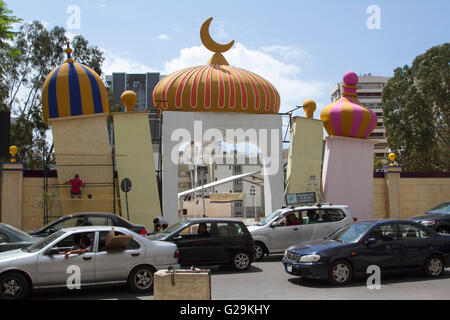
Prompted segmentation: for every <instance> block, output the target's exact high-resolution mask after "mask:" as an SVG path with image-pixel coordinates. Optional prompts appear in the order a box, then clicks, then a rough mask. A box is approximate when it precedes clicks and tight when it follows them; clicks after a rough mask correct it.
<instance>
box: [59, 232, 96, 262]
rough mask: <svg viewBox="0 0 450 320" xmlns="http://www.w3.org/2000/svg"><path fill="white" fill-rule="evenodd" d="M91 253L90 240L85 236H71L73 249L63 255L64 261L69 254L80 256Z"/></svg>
mask: <svg viewBox="0 0 450 320" xmlns="http://www.w3.org/2000/svg"><path fill="white" fill-rule="evenodd" d="M90 251H92V244H91V240H89V238H88V237H87V236H85V235H79V234H75V235H74V236H73V247H72V248H71V249H70V251H68V252H66V253H65V254H64V258H65V259H69V256H70V255H71V254H82V253H85V252H90Z"/></svg>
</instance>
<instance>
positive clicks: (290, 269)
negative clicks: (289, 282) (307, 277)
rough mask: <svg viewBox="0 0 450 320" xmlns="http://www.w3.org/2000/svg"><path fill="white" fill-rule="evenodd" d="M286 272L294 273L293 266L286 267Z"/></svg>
mask: <svg viewBox="0 0 450 320" xmlns="http://www.w3.org/2000/svg"><path fill="white" fill-rule="evenodd" d="M286 271H287V272H292V265H291V264H287V265H286Z"/></svg>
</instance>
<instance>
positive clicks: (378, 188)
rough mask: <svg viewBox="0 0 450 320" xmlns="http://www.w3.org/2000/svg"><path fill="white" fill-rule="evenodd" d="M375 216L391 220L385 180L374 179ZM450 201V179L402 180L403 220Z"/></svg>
mask: <svg viewBox="0 0 450 320" xmlns="http://www.w3.org/2000/svg"><path fill="white" fill-rule="evenodd" d="M373 195H374V197H373V216H374V218H376V219H380V218H389V217H387V215H386V214H385V213H386V209H385V208H386V205H385V200H386V189H385V180H384V178H375V179H374V194H373ZM448 200H450V178H401V179H400V201H401V206H400V207H401V210H402V218H404V219H406V218H410V217H413V216H417V215H420V214H423V213H425V212H426V211H428V210H430V209H431V208H432V207H434V206H436V205H438V204H440V203H442V202H444V201H448Z"/></svg>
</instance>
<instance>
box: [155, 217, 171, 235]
mask: <svg viewBox="0 0 450 320" xmlns="http://www.w3.org/2000/svg"><path fill="white" fill-rule="evenodd" d="M168 226H169V222H167V220H166V219H164V218H163V217H161V216H157V217H156V218H155V219H154V220H153V230H154V231H155V232H159V231H161V229H163V230H164V229H166V228H167V227H168Z"/></svg>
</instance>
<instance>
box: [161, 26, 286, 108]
mask: <svg viewBox="0 0 450 320" xmlns="http://www.w3.org/2000/svg"><path fill="white" fill-rule="evenodd" d="M211 20H212V18H210V19H208V20H206V21H205V23H204V24H203V26H202V29H201V34H200V36H201V39H202V42H203V44H204V45H205V47H207V48H208V49H209V50H211V51H213V52H215V53H214V55H213V57H212V58H211V59H210V61H208V63H207V65H204V66H197V67H192V68H186V69H183V70H179V71H176V72H174V73H172V74H170V75H169V76H167V77H165V78H164V79H162V80H161V81H160V82H159V83H158V84H157V85H156V87H155V89H154V90H153V104H154V105H155V106H157V108H158V109H159V110H162V111H202V112H208V111H210V112H241V113H255V114H274V113H278V110H279V109H280V95H279V93H278V91H277V89H275V87H274V86H273V85H272V84H271V83H270V82H269V81H267V80H265V79H264V78H262V77H260V76H259V75H257V74H254V73H252V72H250V71H247V70H243V69H239V68H235V67H232V66H229V65H228V62H227V61H226V59H225V58H224V56H223V55H222V52H225V51H227V50H229V49H230V48H231V47H232V45H233V43H234V42H233V41H232V42H230V43H229V44H227V45H220V44H218V43H215V42H214V41H213V40H212V39H211V38H210V36H209V33H208V28H209V24H210V23H211Z"/></svg>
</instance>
